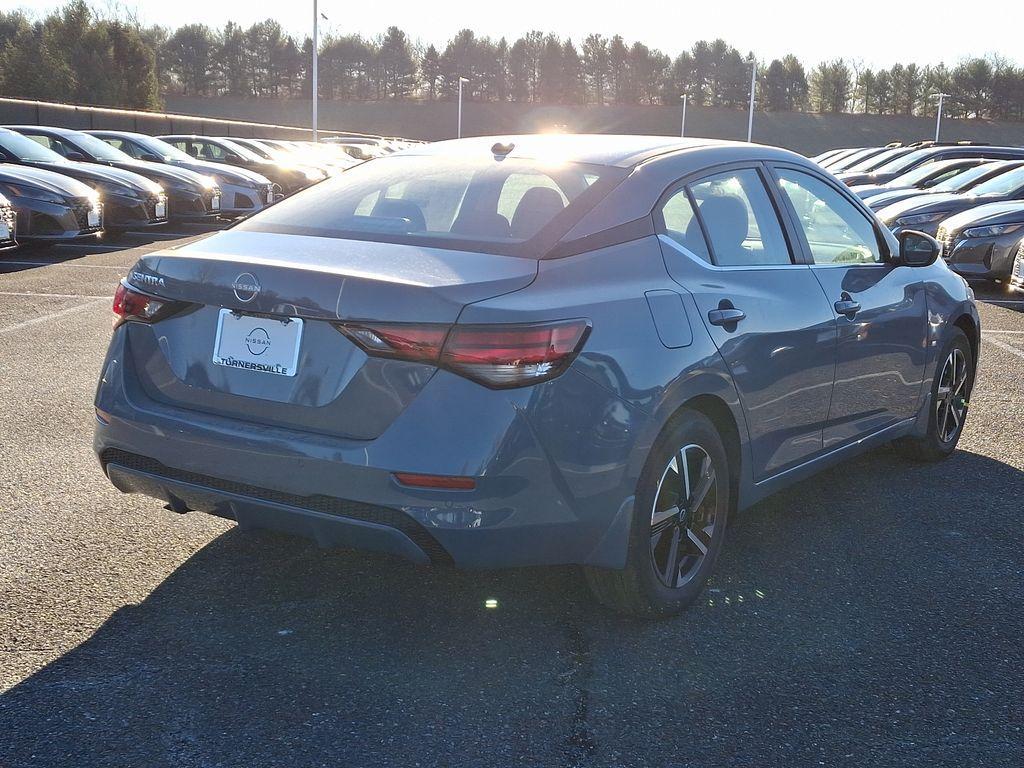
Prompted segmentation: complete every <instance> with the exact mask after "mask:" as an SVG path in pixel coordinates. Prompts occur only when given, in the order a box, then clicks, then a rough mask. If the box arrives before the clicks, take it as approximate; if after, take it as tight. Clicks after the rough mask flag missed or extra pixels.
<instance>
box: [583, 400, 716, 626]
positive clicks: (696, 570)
mask: <svg viewBox="0 0 1024 768" xmlns="http://www.w3.org/2000/svg"><path fill="white" fill-rule="evenodd" d="M680 456H686V462H687V466H688V467H689V468H690V469H689V471H688V472H687V473H686V474H685V476H679V473H678V472H676V474H675V475H674V474H673V469H672V462H673V461H675V463H676V466H677V467H678V466H682V462H681V461H680V458H679V457H680ZM705 458H706V459H707V460H708V461H709V462H710V464H709V466H710V470H709V471H706V472H705V469H704V468H705V465H704V460H705ZM691 477H696V479H695V480H693V481H692V486H693V487H692V488H691V489H690V490H691V491H692V493H690V494H689V496H688V498H689V500H690V501H693V500H695V498H696V497H697V496H698V495H699V494H700V493H701V491H702V490H703V488H704V486H705V485H707V486H708V490H707V491H706V493H705V494H704V495H703V497H702V499H703V501H702V503H698V504H696V505H693V506H695V509H684V507H689V506H691V504H682V503H678V504H676V505H672V504H671V503H670V502H671V500H672V499H673V498H676V499H678V498H679V495H678V494H673V491H672V489H673V488H674V487H675V481H676V480H680V481H682V482H681V483H680V485H679V487H680V489H682V487H683V486H686V485H687V484H686V482H685V481H686V479H687V478H691ZM709 478H710V479H709ZM659 490H660V493H659ZM730 492H731V491H730V474H729V461H728V457H727V455H726V452H725V446H724V445H723V443H722V438H721V436H720V435H719V434H718V430H717V429H715V426H714V424H712V423H711V420H710V419H708V418H707V417H706V416H704V414H702V413H698V412H697V411H691V410H683V411H680V412H679V413H678V414H677V415H676V416H675V417H673V419H672V421H671V422H669V424H668V425H667V426H666V427H665V429H664V430H662V433H661V435H660V436H659V437H658V439H657V441H656V442H655V444H654V447H653V448H652V449H651V453H650V456H648V457H647V463H646V464H645V465H644V469H643V471H642V472H641V474H640V481H639V483H638V485H637V494H636V503H635V505H634V510H633V525H632V526H631V529H630V538H629V549H628V551H627V556H626V567H625V569H624V570H621V571H619V570H611V569H606V568H591V567H585V568H584V569H583V572H584V575H585V577H586V580H587V583H588V584H589V586H590V589H591V591H593V593H594V596H595V597H596V598H597V599H598V600H599V601H600V602H601V603H603V604H604V605H606V606H608V607H609V608H612V609H613V610H616V611H618V612H620V613H626V614H630V615H634V616H644V617H650V618H657V617H665V616H672V615H675V614H677V613H679V612H680V611H682V610H683V609H684V608H686V607H687V606H688V605H690V604H691V603H692V602H693V601H694V600H696V599H697V597H698V596H699V595H700V593H701V592H702V591H703V589H704V586H705V584H706V583H707V580H708V578H709V577H710V576H711V573H712V571H713V570H714V567H715V562H716V560H717V559H718V555H719V553H720V552H721V550H722V544H723V542H724V540H725V530H726V526H727V525H728V522H729V510H730V508H731V499H730ZM671 509H676V510H677V511H678V510H681V511H678V514H676V515H672V516H670V517H664V516H665V515H666V514H667V513H668V511H669V510H671ZM656 519H657V523H655V520H656ZM709 523H710V524H709ZM673 540H674V541H675V542H676V547H677V549H676V550H673V549H672V546H673ZM702 549H703V550H705V551H703V552H702V551H701V550H702ZM677 552H678V554H679V555H680V557H681V559H680V560H679V561H678V562H677V563H676V564H675V565H674V566H673V565H671V562H672V560H671V559H672V558H673V557H674V556H675V555H676V554H677ZM659 571H660V572H661V573H660V574H659ZM667 573H670V574H671V576H668V577H667V576H666V575H665V574H667ZM666 578H668V579H669V581H666ZM670 581H672V582H675V586H670V585H669V582H670Z"/></svg>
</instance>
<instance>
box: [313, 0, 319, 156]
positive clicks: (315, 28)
mask: <svg viewBox="0 0 1024 768" xmlns="http://www.w3.org/2000/svg"><path fill="white" fill-rule="evenodd" d="M316 5H317V0H313V73H312V74H313V78H312V80H313V83H312V85H313V143H314V144H316V142H317V130H316V129H317V114H316V112H317V101H318V98H317V97H318V96H319V95H320V94H319V93H317V64H318V63H319V62H318V61H317V55H318V53H319V51H318V50H317V49H318V48H319V47H320V35H319V32H320V14H319V13H318V12H317V7H316Z"/></svg>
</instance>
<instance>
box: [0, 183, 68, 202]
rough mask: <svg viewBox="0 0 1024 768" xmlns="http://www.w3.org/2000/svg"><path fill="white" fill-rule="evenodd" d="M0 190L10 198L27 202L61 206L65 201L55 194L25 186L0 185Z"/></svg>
mask: <svg viewBox="0 0 1024 768" xmlns="http://www.w3.org/2000/svg"><path fill="white" fill-rule="evenodd" d="M0 189H3V190H4V191H5V192H8V193H10V195H11V197H14V198H18V197H24V198H26V199H28V200H41V201H42V202H44V203H53V204H54V205H63V204H64V203H66V202H67V201H66V200H65V199H64V197H62V196H61V195H59V194H57V193H56V192H50V191H48V190H45V189H40V188H39V187H30V186H28V185H25V184H0Z"/></svg>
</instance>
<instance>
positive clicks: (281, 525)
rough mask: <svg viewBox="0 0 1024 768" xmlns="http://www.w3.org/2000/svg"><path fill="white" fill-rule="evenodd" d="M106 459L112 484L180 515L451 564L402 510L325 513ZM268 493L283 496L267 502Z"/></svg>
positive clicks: (121, 457)
mask: <svg viewBox="0 0 1024 768" xmlns="http://www.w3.org/2000/svg"><path fill="white" fill-rule="evenodd" d="M101 461H103V462H104V469H105V471H106V473H107V477H108V478H109V479H110V482H111V483H113V485H114V487H115V488H117V489H118V490H119V491H121V492H122V493H141V494H143V495H145V496H151V497H153V498H156V499H160V500H162V501H164V502H166V503H167V505H168V507H170V509H171V510H172V511H175V512H188V511H201V512H208V513H210V514H213V515H217V516H218V517H224V518H227V519H229V520H234V521H235V522H237V523H238V524H239V526H241V527H243V528H260V529H264V530H272V531H279V532H281V533H289V534H294V535H299V536H302V537H304V538H308V539H312V540H313V541H316V542H317V543H318V544H319V545H320V546H323V547H351V548H355V549H366V550H371V551H374V552H384V553H388V554H392V555H397V556H399V557H403V558H405V559H406V560H409V561H411V562H414V563H417V564H419V565H426V564H429V563H434V564H444V563H445V562H448V561H449V559H448V557H447V553H446V552H445V551H444V550H443V549H442V548H441V547H440V545H439V544H437V542H436V541H435V540H433V539H432V537H431V536H430V534H429V533H427V531H426V530H424V529H423V528H422V527H421V526H419V525H418V524H417V523H415V522H414V521H413V520H412V519H411V518H409V517H408V516H406V515H404V513H402V512H398V511H396V510H390V509H387V508H380V507H373V506H371V505H368V504H354V503H340V502H339V503H337V504H335V505H331V504H329V503H323V502H321V503H319V504H317V506H319V507H320V509H313V508H311V506H312V503H313V502H308V501H305V500H303V499H301V498H295V499H290V498H286V497H284V495H282V494H272V493H269V492H263V493H260V492H259V491H258V490H257V489H255V488H245V487H238V488H236V489H235V492H232V491H229V490H225V489H224V488H216V487H211V485H210V484H211V483H213V484H216V485H221V483H219V482H218V481H216V480H214V479H213V478H207V477H203V476H197V475H189V474H188V473H180V472H175V471H174V470H171V469H169V468H168V467H163V466H161V465H160V464H158V463H157V462H153V461H148V460H146V459H143V458H142V457H138V456H133V455H131V454H126V453H122V452H118V451H107V452H106V453H105V454H104V455H102V456H101ZM268 495H270V496H277V498H267V496H268ZM289 502H291V503H289ZM332 506H336V507H337V509H332ZM360 518H369V519H360ZM374 518H376V521H374Z"/></svg>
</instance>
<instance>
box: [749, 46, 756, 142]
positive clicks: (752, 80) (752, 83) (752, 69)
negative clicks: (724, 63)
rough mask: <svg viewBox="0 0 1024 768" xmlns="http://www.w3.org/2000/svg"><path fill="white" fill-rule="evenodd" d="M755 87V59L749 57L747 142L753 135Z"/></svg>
mask: <svg viewBox="0 0 1024 768" xmlns="http://www.w3.org/2000/svg"><path fill="white" fill-rule="evenodd" d="M756 86H757V59H755V58H754V57H753V56H751V57H750V116H749V117H748V118H747V141H748V142H749V141H750V139H751V137H753V135H754V88H755V87H756Z"/></svg>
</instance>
